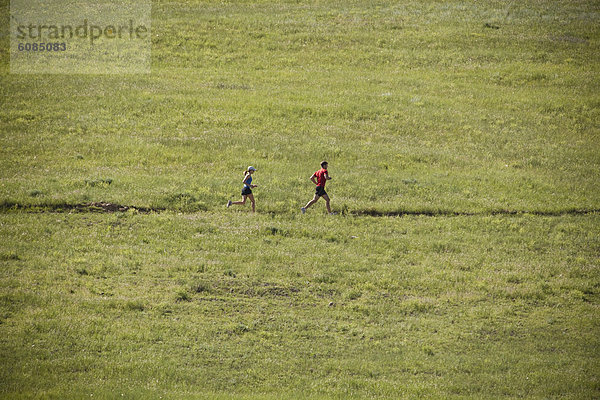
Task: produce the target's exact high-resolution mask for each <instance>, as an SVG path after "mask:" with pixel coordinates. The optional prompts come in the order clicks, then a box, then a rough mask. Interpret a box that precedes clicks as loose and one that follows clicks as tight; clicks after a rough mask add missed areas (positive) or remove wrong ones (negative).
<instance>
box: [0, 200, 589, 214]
mask: <svg viewBox="0 0 600 400" xmlns="http://www.w3.org/2000/svg"><path fill="white" fill-rule="evenodd" d="M127 211H133V212H139V213H145V214H148V213H160V212H164V211H178V212H184V213H192V212H199V211H206V210H205V209H195V208H194V209H190V210H185V209H181V208H179V207H174V208H171V207H168V208H164V207H138V206H126V205H121V204H115V203H108V202H89V203H76V204H69V203H43V204H21V203H18V202H12V201H2V202H0V213H9V212H27V213H44V212H54V213H64V212H80V213H86V212H90V213H115V212H127ZM597 213H600V209H586V208H565V209H558V210H502V209H501V210H488V211H479V212H469V211H452V210H394V211H381V210H376V209H357V210H346V211H344V212H342V215H353V216H369V217H404V216H427V217H463V216H466V217H469V216H489V215H526V214H529V215H538V216H562V215H587V214H597Z"/></svg>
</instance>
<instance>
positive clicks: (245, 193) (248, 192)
mask: <svg viewBox="0 0 600 400" xmlns="http://www.w3.org/2000/svg"><path fill="white" fill-rule="evenodd" d="M254 171H256V168H254V167H252V166H250V167H248V169H247V170H246V172H244V180H243V181H242V182H243V183H244V188H243V189H242V201H231V200H229V201H228V202H227V208H229V207H231V206H232V205H233V204H240V205H244V204H246V198H248V199H250V202H251V203H252V212H254V211H255V202H254V195H253V194H252V188H255V187H256V185H253V184H252V174H253V173H254Z"/></svg>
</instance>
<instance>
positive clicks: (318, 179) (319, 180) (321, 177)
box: [300, 161, 334, 215]
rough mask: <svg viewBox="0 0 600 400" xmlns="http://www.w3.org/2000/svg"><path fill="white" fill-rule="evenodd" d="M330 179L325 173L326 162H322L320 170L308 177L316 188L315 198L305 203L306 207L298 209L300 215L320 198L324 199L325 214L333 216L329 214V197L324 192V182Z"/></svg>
mask: <svg viewBox="0 0 600 400" xmlns="http://www.w3.org/2000/svg"><path fill="white" fill-rule="evenodd" d="M330 179H331V177H330V176H329V174H328V173H327V161H323V162H322V163H321V169H320V170H318V171H317V172H315V173H314V174H312V176H311V177H310V180H311V181H312V183H314V184H315V185H317V188H316V190H315V196H314V197H313V199H312V200H311V201H309V202H308V203H306V205H305V206H304V207H302V208H301V209H300V210H301V211H302V214H304V213H305V212H306V209H307V208H308V207H310V206H312V205H313V204H315V203H316V202H317V201H318V200H319V198H321V197H322V198H324V199H325V206H327V212H328V213H329V214H332V215H333V214H334V213H332V212H331V207H330V206H329V196H328V195H327V192H326V191H325V182H327V181H328V180H330Z"/></svg>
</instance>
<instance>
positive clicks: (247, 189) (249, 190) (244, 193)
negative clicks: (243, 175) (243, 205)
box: [242, 186, 252, 196]
mask: <svg viewBox="0 0 600 400" xmlns="http://www.w3.org/2000/svg"><path fill="white" fill-rule="evenodd" d="M249 194H252V189H250V188H249V187H248V186H244V188H243V189H242V196H248V195H249Z"/></svg>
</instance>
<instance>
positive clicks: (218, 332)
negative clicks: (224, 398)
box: [0, 213, 600, 398]
mask: <svg viewBox="0 0 600 400" xmlns="http://www.w3.org/2000/svg"><path fill="white" fill-rule="evenodd" d="M1 223H2V236H3V238H4V239H5V241H6V242H5V247H6V248H7V249H9V250H10V252H11V254H13V255H16V256H17V257H15V256H10V257H2V261H1V262H2V264H3V268H2V280H1V281H2V288H1V292H2V298H1V300H2V303H1V304H2V309H3V310H4V311H3V315H2V323H1V324H0V329H1V330H2V333H3V335H2V338H3V339H2V349H3V351H2V358H3V364H4V365H5V367H4V368H3V373H2V381H3V382H4V384H3V392H4V393H5V394H16V393H20V394H21V395H25V396H46V395H47V396H50V397H53V396H56V397H64V396H76V397H77V396H78V395H79V394H84V393H87V392H89V393H96V395H105V396H108V397H112V396H118V395H119V393H121V392H124V393H126V395H127V396H128V397H144V396H146V395H149V394H152V395H154V396H157V395H159V394H162V395H164V396H167V397H169V396H176V397H189V398H191V397H198V396H199V397H202V395H204V394H206V393H209V394H211V393H212V394H216V393H223V394H225V393H229V394H240V395H243V394H246V395H251V394H252V395H256V397H257V398H261V397H262V395H264V396H265V398H268V397H269V396H271V397H273V398H275V397H280V396H283V397H288V396H289V397H297V396H300V397H309V398H310V397H334V398H338V397H339V398H343V397H360V398H364V397H387V398H393V397H417V396H418V397H423V396H425V397H443V398H446V397H461V396H466V397H478V398H499V397H527V398H552V397H566V398H586V397H594V396H595V394H597V393H598V389H599V388H600V386H599V384H600V382H599V381H598V375H597V374H596V372H597V371H598V359H599V358H598V357H599V356H600V354H599V352H598V349H599V348H600V340H599V339H598V335H597V333H598V329H599V322H598V321H599V320H598V311H597V306H598V300H599V294H600V281H599V280H598V272H597V266H598V251H599V250H600V236H599V235H598V231H597V229H596V228H597V226H598V216H597V215H594V216H565V217H538V216H499V217H493V216H490V217H453V218H431V217H404V218H376V217H345V218H343V217H338V218H332V219H326V220H324V221H323V220H322V219H321V217H319V216H310V217H307V218H304V217H299V216H298V217H285V218H283V217H281V218H273V217H271V216H255V217H253V216H249V215H243V214H241V213H234V214H229V215H227V214H222V213H216V214H215V213H198V214H189V215H176V214H153V215H138V214H115V215H109V216H107V215H103V214H73V215H64V214H42V215H32V214H23V213H11V214H5V215H3V216H2V217H1ZM38 226H44V227H45V228H44V229H43V230H41V231H40V230H39V229H38V228H37V227H38ZM24 238H25V239H24ZM109 388H110V389H109ZM132 388H136V389H135V390H132Z"/></svg>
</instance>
